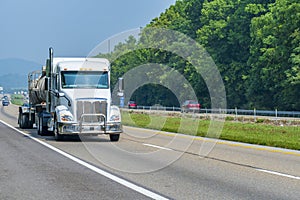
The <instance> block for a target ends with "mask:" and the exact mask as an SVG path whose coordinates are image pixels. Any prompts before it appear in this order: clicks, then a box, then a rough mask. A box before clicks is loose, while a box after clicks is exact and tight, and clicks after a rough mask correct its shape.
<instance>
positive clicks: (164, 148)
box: [143, 143, 172, 151]
mask: <svg viewBox="0 0 300 200" xmlns="http://www.w3.org/2000/svg"><path fill="white" fill-rule="evenodd" d="M143 145H145V146H149V147H154V148H158V149H163V150H168V151H172V149H169V148H166V147H161V146H157V145H154V144H146V143H144V144H143Z"/></svg>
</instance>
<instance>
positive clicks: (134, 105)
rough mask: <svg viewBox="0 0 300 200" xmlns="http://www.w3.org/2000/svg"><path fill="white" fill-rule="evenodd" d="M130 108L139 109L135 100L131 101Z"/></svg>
mask: <svg viewBox="0 0 300 200" xmlns="http://www.w3.org/2000/svg"><path fill="white" fill-rule="evenodd" d="M128 108H129V109H137V104H136V103H135V101H129V102H128Z"/></svg>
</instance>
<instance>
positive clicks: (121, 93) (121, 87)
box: [118, 78, 124, 97]
mask: <svg viewBox="0 0 300 200" xmlns="http://www.w3.org/2000/svg"><path fill="white" fill-rule="evenodd" d="M118 85H119V90H118V96H119V97H123V96H124V79H123V78H119V79H118Z"/></svg>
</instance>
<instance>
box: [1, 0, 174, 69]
mask: <svg viewBox="0 0 300 200" xmlns="http://www.w3.org/2000/svg"><path fill="white" fill-rule="evenodd" d="M174 3H175V0H0V27H1V28H0V30H1V32H0V45H1V47H0V60H1V59H7V58H18V59H24V60H29V61H33V62H37V63H42V64H43V63H44V62H45V59H46V58H47V56H48V47H50V46H52V47H54V49H55V53H56V55H58V56H87V54H88V53H89V52H90V51H91V50H92V49H93V48H94V47H95V46H97V45H98V44H99V43H100V42H101V41H103V40H105V39H107V38H109V37H111V36H112V35H115V34H118V33H120V32H123V31H126V30H129V29H134V28H138V27H144V26H145V25H146V24H147V23H149V22H150V21H151V19H153V18H154V17H158V16H159V15H160V13H161V12H164V11H165V9H167V8H168V7H169V6H170V5H172V4H174Z"/></svg>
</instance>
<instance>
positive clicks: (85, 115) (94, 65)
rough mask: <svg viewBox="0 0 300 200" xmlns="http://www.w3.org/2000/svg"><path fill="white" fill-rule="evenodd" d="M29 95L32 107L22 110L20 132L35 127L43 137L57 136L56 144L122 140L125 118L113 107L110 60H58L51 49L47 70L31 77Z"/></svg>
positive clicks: (22, 108)
mask: <svg viewBox="0 0 300 200" xmlns="http://www.w3.org/2000/svg"><path fill="white" fill-rule="evenodd" d="M120 80H121V79H120ZM122 82H123V81H120V83H119V84H121V85H122ZM119 89H122V86H120V85H119ZM28 92H29V103H28V104H24V105H23V106H20V107H19V118H18V123H19V126H20V128H33V126H34V124H35V125H36V127H37V132H38V134H39V135H46V134H47V135H48V134H49V133H50V134H54V136H55V139H56V140H62V139H63V138H64V136H66V135H79V136H80V135H98V134H108V135H109V136H110V140H111V141H118V140H119V137H120V133H121V132H122V125H121V114H120V110H119V108H118V107H117V106H114V105H112V99H111V88H110V63H109V61H108V60H107V59H104V58H55V57H53V49H52V48H49V59H47V62H46V66H45V67H43V69H42V71H34V72H31V73H29V75H28ZM120 93H122V91H121V92H120Z"/></svg>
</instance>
